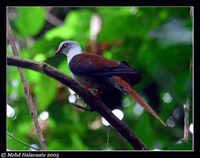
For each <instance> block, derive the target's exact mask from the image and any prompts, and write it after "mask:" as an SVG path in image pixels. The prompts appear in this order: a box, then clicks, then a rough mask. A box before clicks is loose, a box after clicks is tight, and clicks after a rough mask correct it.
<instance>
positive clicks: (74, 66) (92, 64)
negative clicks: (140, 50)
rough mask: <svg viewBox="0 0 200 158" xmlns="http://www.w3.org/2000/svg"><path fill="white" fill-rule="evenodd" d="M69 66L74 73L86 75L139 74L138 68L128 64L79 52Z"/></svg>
mask: <svg viewBox="0 0 200 158" xmlns="http://www.w3.org/2000/svg"><path fill="white" fill-rule="evenodd" d="M69 68H70V70H71V72H72V73H73V74H76V75H84V76H112V75H123V74H133V75H136V76H137V75H138V74H139V72H138V71H137V70H136V69H134V68H132V67H130V66H128V65H127V64H124V63H122V62H118V61H113V60H109V59H107V58H104V57H102V56H98V55H92V54H78V55H76V56H74V57H73V58H72V59H71V61H70V63H69Z"/></svg>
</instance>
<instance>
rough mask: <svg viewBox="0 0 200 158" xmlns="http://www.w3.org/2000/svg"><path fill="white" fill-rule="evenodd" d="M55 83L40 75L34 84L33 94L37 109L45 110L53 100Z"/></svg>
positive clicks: (55, 91)
mask: <svg viewBox="0 0 200 158" xmlns="http://www.w3.org/2000/svg"><path fill="white" fill-rule="evenodd" d="M56 85H57V82H56V81H55V80H53V79H51V78H49V77H48V76H45V75H42V76H41V77H40V79H39V81H38V82H37V83H35V84H34V93H35V95H36V96H37V104H36V105H37V108H38V110H40V111H42V110H45V109H46V108H47V107H48V106H49V104H50V103H51V102H52V101H53V100H54V99H55V96H56V93H57V88H56Z"/></svg>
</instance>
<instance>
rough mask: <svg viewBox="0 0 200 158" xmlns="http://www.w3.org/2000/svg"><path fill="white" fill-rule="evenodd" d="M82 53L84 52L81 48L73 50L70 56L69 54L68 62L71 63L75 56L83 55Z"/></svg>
mask: <svg viewBox="0 0 200 158" xmlns="http://www.w3.org/2000/svg"><path fill="white" fill-rule="evenodd" d="M81 53H82V50H81V48H80V47H75V48H72V49H71V50H70V51H69V52H68V54H67V60H68V63H69V62H70V61H71V59H72V58H73V57H74V56H75V55H78V54H81Z"/></svg>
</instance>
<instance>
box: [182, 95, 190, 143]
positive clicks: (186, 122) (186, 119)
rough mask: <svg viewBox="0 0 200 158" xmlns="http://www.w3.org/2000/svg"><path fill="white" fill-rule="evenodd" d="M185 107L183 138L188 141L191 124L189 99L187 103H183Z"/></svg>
mask: <svg viewBox="0 0 200 158" xmlns="http://www.w3.org/2000/svg"><path fill="white" fill-rule="evenodd" d="M183 109H184V135H183V140H185V141H187V140H188V138H189V131H190V129H189V128H190V124H189V110H190V104H189V99H187V100H186V103H185V104H184V105H183Z"/></svg>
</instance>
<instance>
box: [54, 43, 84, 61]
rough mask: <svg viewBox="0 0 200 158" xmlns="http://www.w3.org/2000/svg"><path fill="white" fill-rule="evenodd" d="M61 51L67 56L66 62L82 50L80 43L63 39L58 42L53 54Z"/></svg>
mask: <svg viewBox="0 0 200 158" xmlns="http://www.w3.org/2000/svg"><path fill="white" fill-rule="evenodd" d="M60 53H63V54H65V55H66V56H67V59H68V63H69V62H70V60H71V59H72V58H73V57H74V56H75V55H77V54H81V53H82V50H81V47H80V45H79V44H78V43H77V42H76V41H69V40H68V41H63V42H61V43H60V45H59V47H58V50H57V51H56V52H55V55H58V54H60Z"/></svg>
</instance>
